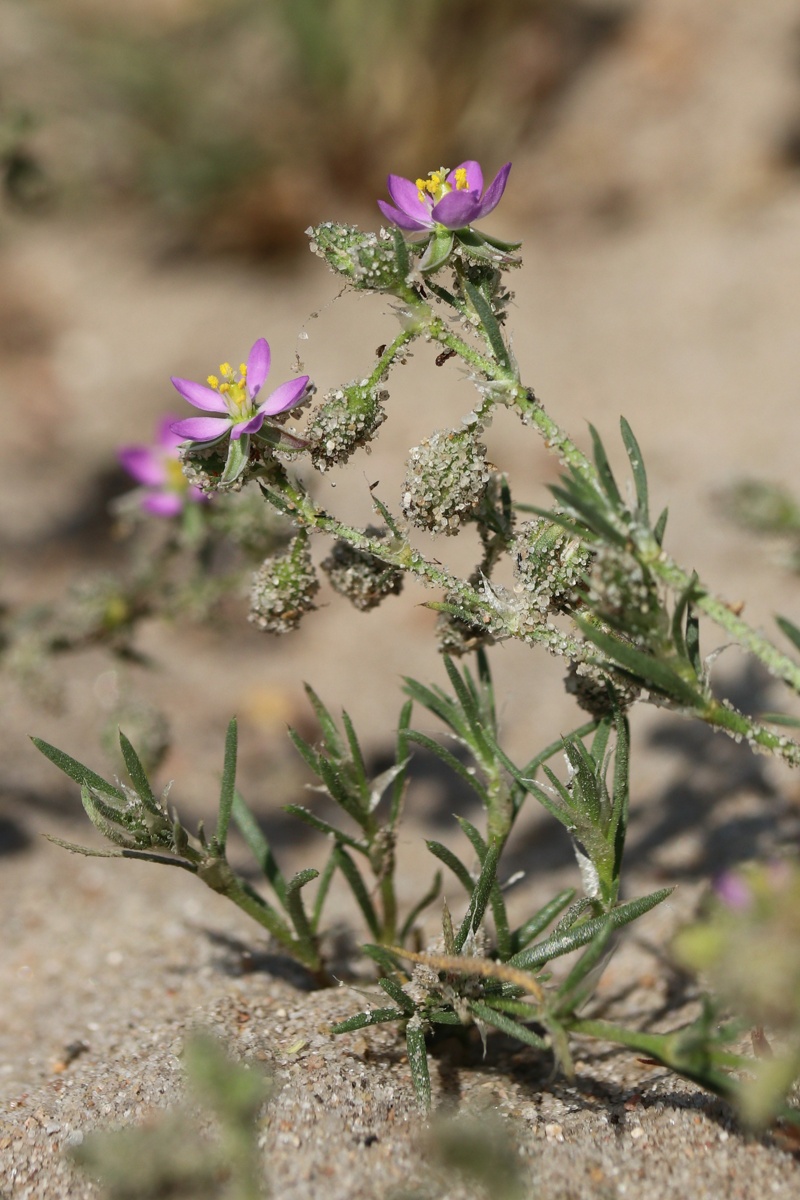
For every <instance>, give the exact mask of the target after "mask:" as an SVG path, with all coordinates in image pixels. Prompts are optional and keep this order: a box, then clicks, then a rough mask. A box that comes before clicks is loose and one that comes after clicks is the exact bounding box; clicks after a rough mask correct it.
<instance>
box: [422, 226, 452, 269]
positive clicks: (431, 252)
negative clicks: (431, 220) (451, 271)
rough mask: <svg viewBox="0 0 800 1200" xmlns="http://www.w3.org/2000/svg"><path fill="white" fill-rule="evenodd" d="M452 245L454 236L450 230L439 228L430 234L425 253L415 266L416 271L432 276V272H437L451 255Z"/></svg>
mask: <svg viewBox="0 0 800 1200" xmlns="http://www.w3.org/2000/svg"><path fill="white" fill-rule="evenodd" d="M454 243H455V234H454V233H453V232H452V230H450V229H445V228H444V226H439V227H438V228H437V229H435V230H434V232H433V233H432V234H431V236H430V240H429V242H428V245H427V246H426V248H425V253H424V254H423V256H422V258H421V259H420V260H419V263H418V264H417V269H418V270H419V271H421V272H422V274H423V275H432V274H433V273H434V271H438V270H439V269H440V268H441V267H443V266H444V265H445V264H446V263H447V262H448V260H449V258H450V256H451V254H452V253H453V245H454Z"/></svg>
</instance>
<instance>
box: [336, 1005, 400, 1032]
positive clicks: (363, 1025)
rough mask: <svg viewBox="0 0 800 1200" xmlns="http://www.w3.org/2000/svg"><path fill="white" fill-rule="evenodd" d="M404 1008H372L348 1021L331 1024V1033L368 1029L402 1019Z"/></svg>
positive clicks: (349, 1018)
mask: <svg viewBox="0 0 800 1200" xmlns="http://www.w3.org/2000/svg"><path fill="white" fill-rule="evenodd" d="M405 1015H406V1014H405V1013H404V1012H403V1010H402V1008H372V1009H370V1010H369V1012H360V1013H356V1015H355V1016H354V1017H348V1018H347V1020H346V1021H339V1022H337V1024H336V1025H331V1033H353V1031H354V1030H356V1029H367V1028H368V1027H369V1026H370V1025H382V1024H383V1022H384V1021H402V1020H403V1018H404V1017H405Z"/></svg>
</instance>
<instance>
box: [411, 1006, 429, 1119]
mask: <svg viewBox="0 0 800 1200" xmlns="http://www.w3.org/2000/svg"><path fill="white" fill-rule="evenodd" d="M406 1049H407V1051H408V1065H409V1067H410V1068H411V1079H412V1081H413V1083H414V1091H415V1093H416V1096H417V1100H418V1102H419V1105H420V1108H422V1110H423V1111H424V1112H429V1111H430V1107H431V1077H430V1072H429V1070H428V1051H427V1049H426V1047H425V1032H424V1029H423V1026H422V1022H421V1021H420V1020H419V1018H417V1020H413V1019H412V1020H411V1021H409V1022H408V1025H407V1026H406Z"/></svg>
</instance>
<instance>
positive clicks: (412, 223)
mask: <svg viewBox="0 0 800 1200" xmlns="http://www.w3.org/2000/svg"><path fill="white" fill-rule="evenodd" d="M378 208H379V209H380V210H381V212H382V213H383V215H384V216H385V217H386V220H387V221H391V223H392V225H397V226H398V227H399V228H400V229H408V230H410V231H411V232H412V233H419V231H420V230H421V229H430V228H431V226H432V225H433V221H432V220H431V219H430V217H429V216H426V217H425V218H424V219H423V220H421V221H417V220H415V219H414V218H412V217H409V216H407V215H406V213H404V212H401V211H400V209H399V208H395V207H394V205H392V204H387V203H386V201H385V200H379V201H378Z"/></svg>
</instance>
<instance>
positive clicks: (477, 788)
mask: <svg viewBox="0 0 800 1200" xmlns="http://www.w3.org/2000/svg"><path fill="white" fill-rule="evenodd" d="M408 740H409V741H410V742H414V743H415V745H417V746H421V747H422V748H423V750H428V751H430V753H431V754H435V755H436V757H437V758H438V759H440V761H441V762H443V763H446V764H447V766H448V767H449V768H450V770H451V771H454V772H455V773H456V775H458V777H459V778H460V779H463V781H464V783H466V784H467V785H468V786H469V787H470V788H472V790H473V791H474V792H477V794H478V797H479V799H480V801H481V804H482V805H483V806H484V807H486V805H487V804H488V800H489V796H488V793H487V791H486V788H485V787H484V786H483V784H482V783H481V781H480V780H479V779H478V777H477V776H476V775H475V774H474V772H472V771H470V770H469V768H468V767H465V766H464V764H463V763H462V762H461V760H460V759H458V758H456V756H455V754H452V753H451V752H450V751H449V750H448V749H447V748H446V747H445V746H442V745H441V743H440V742H437V741H435V740H434V739H433V738H432V737H428V735H427V734H426V733H420V731H419V730H418V729H409V731H408Z"/></svg>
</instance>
